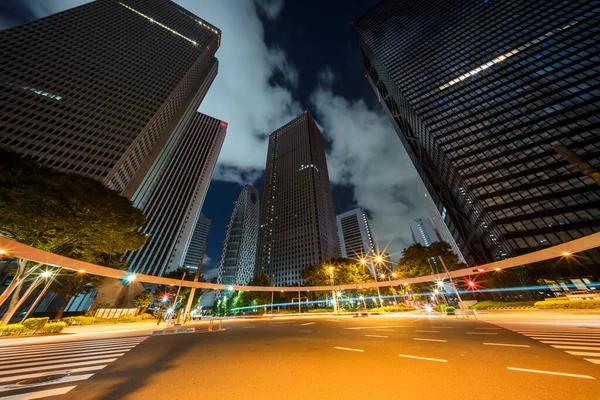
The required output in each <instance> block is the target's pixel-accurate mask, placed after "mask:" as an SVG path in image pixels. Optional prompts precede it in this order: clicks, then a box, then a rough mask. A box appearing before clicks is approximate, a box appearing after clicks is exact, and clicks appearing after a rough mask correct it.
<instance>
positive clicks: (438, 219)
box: [417, 177, 467, 264]
mask: <svg viewBox="0 0 600 400" xmlns="http://www.w3.org/2000/svg"><path fill="white" fill-rule="evenodd" d="M417 191H418V192H419V194H420V195H421V198H422V199H423V203H424V205H425V208H426V209H427V211H429V216H430V217H431V220H432V221H433V225H434V226H435V229H436V230H437V233H438V235H439V237H440V239H442V240H443V241H444V242H446V243H448V244H449V245H450V247H451V248H452V251H453V252H454V254H456V255H457V256H458V260H459V261H460V262H461V263H464V264H466V263H467V262H466V261H465V258H464V256H463V255H462V252H461V250H460V248H459V247H458V244H457V243H456V240H454V237H452V234H451V233H450V230H449V229H448V226H447V225H446V222H445V221H444V218H443V217H442V214H440V211H439V210H438V209H437V207H436V206H435V203H434V202H433V200H432V199H431V195H430V194H429V192H428V191H427V188H426V187H425V184H423V181H422V180H421V179H420V178H418V177H417Z"/></svg>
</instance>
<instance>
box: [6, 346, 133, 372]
mask: <svg viewBox="0 0 600 400" xmlns="http://www.w3.org/2000/svg"><path fill="white" fill-rule="evenodd" d="M129 350H130V349H127V350H113V349H110V350H108V351H96V352H93V353H87V352H83V353H82V352H78V353H75V354H73V353H72V354H66V355H65V354H64V355H60V356H57V355H56V354H48V355H46V356H43V357H37V358H31V356H28V357H13V358H12V359H10V360H9V361H6V360H8V359H6V358H2V361H1V362H0V368H2V365H5V364H8V365H10V366H15V364H13V363H14V362H15V361H27V362H32V361H43V360H47V359H51V360H58V359H61V358H74V357H84V356H85V358H87V359H89V357H88V356H97V355H103V356H107V355H108V356H110V357H113V356H114V357H117V356H122V355H123V354H125V353H124V352H127V351H129ZM114 353H121V354H114ZM61 362H62V361H61Z"/></svg>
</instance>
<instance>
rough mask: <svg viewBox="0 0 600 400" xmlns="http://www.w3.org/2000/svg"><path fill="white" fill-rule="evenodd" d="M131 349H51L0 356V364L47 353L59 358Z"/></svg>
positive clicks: (129, 348) (128, 348)
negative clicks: (49, 350) (50, 350)
mask: <svg viewBox="0 0 600 400" xmlns="http://www.w3.org/2000/svg"><path fill="white" fill-rule="evenodd" d="M131 349H133V347H129V346H128V347H111V348H110V350H104V349H102V348H98V349H84V350H75V351H73V350H65V351H53V352H48V353H44V352H38V353H35V354H27V355H23V356H13V357H2V358H0V360H2V361H0V365H2V364H8V362H9V361H10V362H14V361H15V360H16V361H20V360H28V361H29V360H31V359H32V358H36V357H41V356H42V355H45V357H48V355H51V356H52V357H53V358H60V357H63V356H70V355H75V354H90V355H95V354H106V353H118V352H122V351H125V352H126V351H129V350H131Z"/></svg>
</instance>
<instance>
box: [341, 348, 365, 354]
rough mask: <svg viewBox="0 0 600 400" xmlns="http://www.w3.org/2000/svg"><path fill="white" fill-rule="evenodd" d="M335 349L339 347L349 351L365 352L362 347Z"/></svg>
mask: <svg viewBox="0 0 600 400" xmlns="http://www.w3.org/2000/svg"><path fill="white" fill-rule="evenodd" d="M334 349H338V350H348V351H358V352H359V353H362V352H364V350H361V349H351V348H349V347H334Z"/></svg>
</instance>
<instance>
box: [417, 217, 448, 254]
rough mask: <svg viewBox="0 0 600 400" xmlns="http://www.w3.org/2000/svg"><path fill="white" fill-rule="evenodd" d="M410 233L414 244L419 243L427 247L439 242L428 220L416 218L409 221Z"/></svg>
mask: <svg viewBox="0 0 600 400" xmlns="http://www.w3.org/2000/svg"><path fill="white" fill-rule="evenodd" d="M410 233H411V234H412V238H413V242H414V243H415V244H416V243H419V244H420V245H421V246H425V247H429V245H430V244H431V243H433V242H439V241H440V240H441V238H440V237H439V235H438V233H437V231H436V230H435V227H434V226H433V223H432V222H431V220H430V219H429V218H416V219H415V220H413V221H411V222H410Z"/></svg>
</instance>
